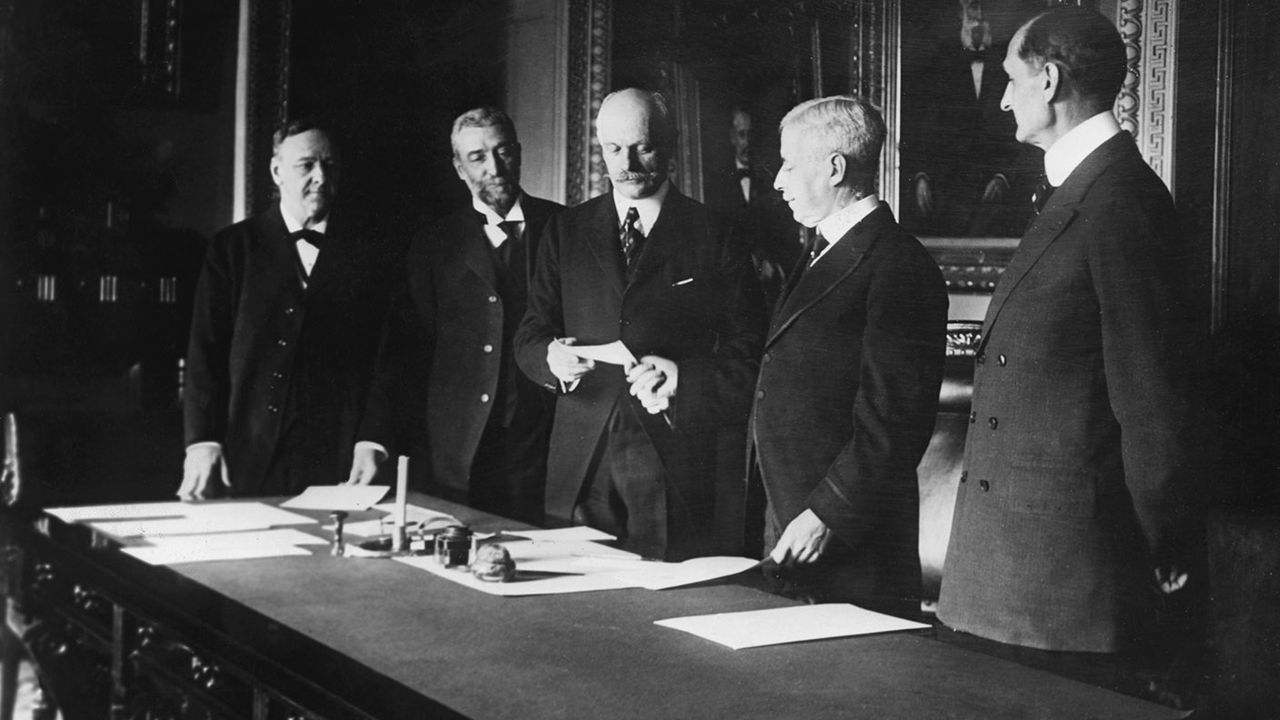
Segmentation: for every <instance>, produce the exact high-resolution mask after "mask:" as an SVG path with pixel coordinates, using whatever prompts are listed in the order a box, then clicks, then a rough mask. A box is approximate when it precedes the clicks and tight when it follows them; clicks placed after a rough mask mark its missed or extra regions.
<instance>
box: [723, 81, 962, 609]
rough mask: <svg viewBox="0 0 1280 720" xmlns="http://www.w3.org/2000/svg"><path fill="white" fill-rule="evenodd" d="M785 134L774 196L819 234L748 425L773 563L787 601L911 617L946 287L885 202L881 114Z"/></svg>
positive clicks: (791, 117)
mask: <svg viewBox="0 0 1280 720" xmlns="http://www.w3.org/2000/svg"><path fill="white" fill-rule="evenodd" d="M781 133H782V139H781V151H782V168H781V170H779V171H778V175H777V178H776V179H775V180H774V185H775V187H777V189H778V190H779V191H781V192H782V197H783V199H784V200H786V202H787V203H788V204H789V205H790V207H791V211H792V213H793V214H794V216H795V219H796V221H797V222H799V223H800V224H801V225H804V226H805V227H808V228H814V229H815V230H816V234H815V235H814V237H813V241H812V243H811V245H810V247H809V252H808V254H807V257H806V258H805V259H804V260H802V261H801V262H800V263H799V264H798V266H797V269H796V271H795V272H794V273H793V274H792V276H791V277H790V278H789V279H788V282H787V285H786V287H785V288H784V290H783V295H782V298H781V299H780V300H779V302H778V306H777V309H776V310H775V311H774V314H773V320H772V322H771V323H770V326H769V333H768V335H767V336H766V340H765V347H764V361H763V363H762V365H761V369H760V377H759V380H758V382H757V384H756V399H755V407H754V408H753V410H752V414H751V428H750V445H749V447H750V449H751V453H750V458H751V460H750V463H751V465H750V467H749V468H748V469H749V470H750V471H751V476H750V477H751V480H752V485H755V486H758V485H759V484H761V483H762V484H763V488H764V491H765V497H766V498H767V502H766V507H765V517H764V551H765V552H766V553H768V556H769V557H770V558H771V559H772V560H774V561H775V562H777V563H778V565H779V566H780V570H779V572H780V574H781V577H782V578H783V579H784V580H785V585H784V586H783V588H781V589H784V590H785V591H787V592H788V593H789V594H795V595H798V596H802V597H804V598H807V599H809V600H812V601H817V602H830V601H842V602H848V601H853V602H859V603H864V604H868V605H872V606H875V607H881V608H885V609H890V610H893V611H896V612H910V613H914V612H917V611H918V610H919V597H920V561H919V550H918V533H919V500H918V480H917V477H916V466H917V465H918V464H919V462H920V458H921V456H922V455H923V454H924V451H925V448H926V447H927V446H928V444H929V436H930V434H931V433H932V431H933V425H934V419H935V413H936V411H937V404H938V388H939V386H940V384H941V382H942V368H943V361H944V358H945V351H946V323H947V293H946V287H945V285H944V283H943V280H942V273H941V272H940V271H939V270H938V266H937V263H935V262H934V260H933V258H932V257H930V255H929V253H928V252H927V251H926V250H925V249H924V247H923V246H922V245H921V244H920V242H919V241H918V240H916V238H914V237H912V236H911V235H908V234H907V233H905V232H903V231H902V229H901V228H899V227H898V224H897V222H896V221H895V220H894V217H893V213H892V211H890V210H889V208H888V207H887V206H886V205H885V204H884V203H882V202H881V201H880V199H879V197H878V196H877V195H876V179H877V178H876V176H877V173H878V168H879V163H880V150H881V148H882V146H883V145H884V139H885V125H884V120H883V119H882V118H881V116H880V113H879V111H878V110H876V108H875V107H874V106H872V105H871V104H870V103H869V102H867V101H866V100H864V99H861V98H856V97H850V96H834V97H827V98H819V99H816V100H810V101H808V102H804V103H801V104H800V105H797V106H796V107H795V108H793V109H792V110H791V111H790V112H789V113H787V115H786V116H785V117H784V118H783V119H782V123H781Z"/></svg>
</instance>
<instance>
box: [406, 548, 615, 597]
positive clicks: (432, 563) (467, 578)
mask: <svg viewBox="0 0 1280 720" xmlns="http://www.w3.org/2000/svg"><path fill="white" fill-rule="evenodd" d="M394 559H395V560H396V561H397V562H402V563H404V564H406V565H409V566H411V567H416V568H418V569H419V570H426V571H427V572H429V573H431V574H432V575H435V576H437V577H442V578H445V579H447V580H452V581H453V582H456V583H458V584H460V585H465V586H467V587H469V588H471V589H473V590H479V591H480V592H482V593H486V594H489V595H499V596H504V597H516V596H520V595H559V594H562V593H575V592H594V591H597V590H619V589H621V588H624V587H626V586H625V585H623V584H621V583H620V582H619V581H618V580H617V579H615V578H614V577H613V576H612V575H610V574H609V573H587V574H583V575H570V574H565V575H551V576H544V575H542V574H541V573H543V572H547V571H542V570H536V571H535V570H531V569H529V568H528V567H526V568H524V571H525V572H526V573H529V574H528V575H524V576H522V575H521V574H520V573H521V565H520V562H519V561H518V560H517V561H516V579H515V580H513V581H511V582H502V583H497V582H485V581H483V580H480V579H478V578H476V577H475V576H473V575H472V574H471V573H470V572H469V571H467V570H466V569H465V568H447V567H444V566H443V565H441V564H439V563H437V562H436V559H435V557H433V556H430V555H420V556H414V557H398V558H394Z"/></svg>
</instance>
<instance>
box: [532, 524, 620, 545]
mask: <svg viewBox="0 0 1280 720" xmlns="http://www.w3.org/2000/svg"><path fill="white" fill-rule="evenodd" d="M511 534H512V535H519V536H520V537H524V538H529V539H530V540H537V541H539V542H571V541H575V540H585V541H598V540H617V539H618V538H617V537H615V536H613V535H610V534H609V533H607V532H604V531H603V530H597V529H595V528H592V527H587V526H586V525H575V526H573V527H563V528H552V529H550V530H512V531H511Z"/></svg>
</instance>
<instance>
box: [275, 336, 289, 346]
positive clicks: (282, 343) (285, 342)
mask: <svg viewBox="0 0 1280 720" xmlns="http://www.w3.org/2000/svg"><path fill="white" fill-rule="evenodd" d="M288 344H289V341H288V340H285V339H284V338H280V339H279V340H277V341H276V345H279V346H280V347H284V346H285V345H288Z"/></svg>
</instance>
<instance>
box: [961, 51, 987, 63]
mask: <svg viewBox="0 0 1280 720" xmlns="http://www.w3.org/2000/svg"><path fill="white" fill-rule="evenodd" d="M964 54H965V56H966V57H968V58H969V62H971V63H975V62H986V61H987V55H989V54H990V51H989V50H988V49H987V48H983V49H981V50H974V49H971V48H965V49H964Z"/></svg>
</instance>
